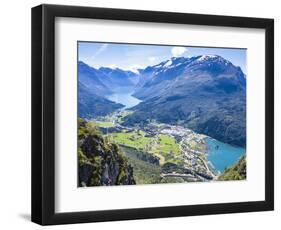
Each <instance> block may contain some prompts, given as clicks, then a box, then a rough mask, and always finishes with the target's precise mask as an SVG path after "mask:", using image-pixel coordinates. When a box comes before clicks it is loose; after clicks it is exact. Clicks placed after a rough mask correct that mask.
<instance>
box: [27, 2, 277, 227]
mask: <svg viewBox="0 0 281 230" xmlns="http://www.w3.org/2000/svg"><path fill="white" fill-rule="evenodd" d="M273 33H274V22H273V19H262V18H246V17H230V16H215V15H201V14H183V13H171V12H153V11H138V10H125V9H109V8H92V7H77V6H58V5H40V6H37V7H34V8H32V221H33V222H36V223H38V224H41V225H51V224H68V223H82V222H98V221H113V220H129V219H142V218H161V217H176V216H192V215H205V214H220V213H236V212H251V211H267V210H273V207H274V174H273V172H274V163H273V158H274V155H273V152H274V130H273V122H274V92H273V90H274V76H273V75H274V34H273Z"/></svg>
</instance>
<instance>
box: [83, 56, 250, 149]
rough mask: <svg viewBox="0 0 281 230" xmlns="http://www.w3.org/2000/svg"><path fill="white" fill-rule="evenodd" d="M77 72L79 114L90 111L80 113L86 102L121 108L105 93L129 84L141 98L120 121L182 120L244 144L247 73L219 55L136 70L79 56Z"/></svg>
mask: <svg viewBox="0 0 281 230" xmlns="http://www.w3.org/2000/svg"><path fill="white" fill-rule="evenodd" d="M78 73H79V84H80V83H81V84H83V87H81V89H80V87H79V106H80V101H83V102H84V103H81V107H79V114H80V116H81V117H88V116H89V114H90V112H89V111H88V112H87V113H85V110H87V109H88V108H89V107H91V108H92V109H91V110H93V111H96V110H97V109H98V110H100V111H102V110H103V108H102V105H103V106H105V107H106V108H105V110H104V111H103V113H104V114H106V113H110V112H112V111H114V110H116V109H119V108H121V107H122V105H120V104H117V103H114V102H111V101H109V100H107V99H106V98H105V97H106V95H108V94H111V93H113V92H114V91H115V89H116V88H118V87H122V86H131V87H134V93H133V96H134V97H136V98H138V99H140V100H142V102H141V103H139V104H138V105H136V106H135V107H133V108H131V110H133V111H134V113H132V114H130V115H128V116H127V117H125V118H124V123H123V124H124V125H126V126H134V125H136V124H138V125H145V124H147V123H148V122H150V121H151V120H156V121H158V122H162V123H169V124H179V125H183V126H185V127H187V128H190V129H192V130H194V131H196V132H198V133H203V134H206V135H208V136H211V137H213V138H215V139H218V140H221V141H223V142H226V143H229V144H232V145H237V146H243V147H244V146H245V145H246V75H245V74H244V73H243V72H242V70H241V68H240V67H237V66H234V65H233V64H232V63H231V62H230V61H228V60H226V59H224V58H223V57H221V56H218V55H201V56H195V57H191V58H187V57H177V58H171V59H169V60H165V61H163V62H161V63H159V64H157V65H154V66H148V67H146V68H144V69H140V70H139V74H136V73H134V72H131V71H124V70H121V69H118V68H117V69H111V68H104V67H102V68H99V69H96V68H92V67H90V66H88V65H86V64H85V63H83V62H79V64H78ZM85 87H86V88H87V90H86V89H85ZM85 91H87V92H88V93H91V94H94V96H95V97H98V99H102V98H103V99H106V100H107V101H103V102H101V101H100V100H97V101H96V100H95V99H93V100H90V99H89V98H88V97H92V98H93V97H94V96H93V95H91V94H88V93H86V92H85ZM89 100H90V101H89ZM85 101H86V102H85ZM98 102H99V105H100V106H99V107H97V106H96V103H98ZM109 108H110V109H109ZM99 113H100V112H99ZM96 114H97V112H96ZM96 114H94V115H93V116H92V117H94V116H95V115H96Z"/></svg>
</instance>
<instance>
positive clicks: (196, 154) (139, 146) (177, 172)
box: [92, 110, 218, 184]
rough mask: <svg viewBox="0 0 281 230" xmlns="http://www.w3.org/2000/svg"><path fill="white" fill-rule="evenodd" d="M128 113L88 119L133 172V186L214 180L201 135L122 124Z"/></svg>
mask: <svg viewBox="0 0 281 230" xmlns="http://www.w3.org/2000/svg"><path fill="white" fill-rule="evenodd" d="M130 113H132V111H130V110H119V111H117V112H114V113H113V114H111V115H109V116H106V117H100V118H97V119H95V120H92V122H94V123H95V124H96V125H97V126H98V127H99V128H100V130H101V131H102V133H103V135H104V136H105V137H106V138H107V139H109V140H110V141H113V142H115V143H117V144H118V145H119V146H120V147H121V148H122V149H123V152H124V154H125V155H126V156H127V158H128V159H129V162H130V164H131V165H132V166H133V169H134V176H135V179H136V182H137V184H151V183H173V182H177V183H178V182H195V181H211V180H216V179H217V177H218V173H217V172H216V171H215V169H214V168H213V167H212V164H211V163H210V162H209V161H208V158H207V145H206V142H205V138H206V136H205V135H202V134H197V133H195V132H193V131H192V130H190V129H187V128H184V127H182V126H178V125H169V124H162V123H157V122H156V121H151V122H150V123H149V124H148V125H145V126H143V127H141V126H135V127H126V126H123V125H122V120H123V118H124V117H125V116H127V115H128V114H130Z"/></svg>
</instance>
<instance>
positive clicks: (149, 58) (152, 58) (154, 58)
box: [148, 57, 156, 62]
mask: <svg viewBox="0 0 281 230" xmlns="http://www.w3.org/2000/svg"><path fill="white" fill-rule="evenodd" d="M148 60H149V61H150V62H154V61H155V60H156V57H148Z"/></svg>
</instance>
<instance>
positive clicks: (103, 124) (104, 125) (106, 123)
mask: <svg viewBox="0 0 281 230" xmlns="http://www.w3.org/2000/svg"><path fill="white" fill-rule="evenodd" d="M96 124H97V126H98V127H101V128H110V127H114V126H115V124H113V123H112V122H109V121H97V122H96Z"/></svg>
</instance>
